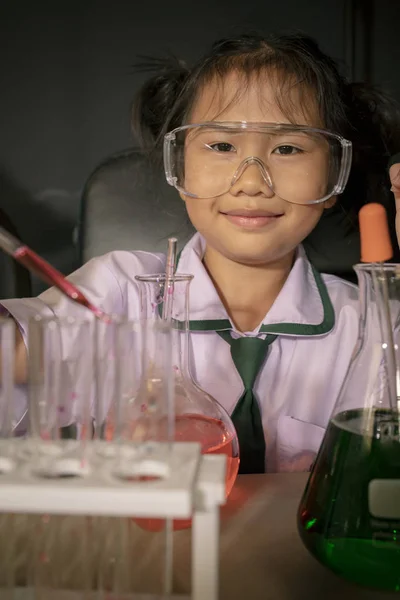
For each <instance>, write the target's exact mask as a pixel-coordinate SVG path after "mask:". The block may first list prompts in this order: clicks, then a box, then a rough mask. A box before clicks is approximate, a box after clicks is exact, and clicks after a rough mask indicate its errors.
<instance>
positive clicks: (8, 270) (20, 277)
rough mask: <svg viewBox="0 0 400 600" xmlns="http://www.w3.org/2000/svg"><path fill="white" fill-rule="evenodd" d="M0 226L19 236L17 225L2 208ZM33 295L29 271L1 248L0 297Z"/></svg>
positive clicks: (2, 298)
mask: <svg viewBox="0 0 400 600" xmlns="http://www.w3.org/2000/svg"><path fill="white" fill-rule="evenodd" d="M0 226H1V227H4V229H6V230H7V231H8V232H9V233H11V234H12V235H13V236H15V237H17V238H19V235H18V232H17V230H16V228H15V226H14V225H13V223H12V222H11V220H10V219H9V217H8V216H7V215H6V213H5V212H4V211H2V210H0ZM31 295H32V282H31V277H30V274H29V272H28V271H27V270H26V269H25V267H22V266H21V265H19V264H18V263H17V262H16V261H15V260H14V259H13V258H11V257H10V256H9V255H8V254H5V252H3V251H2V250H0V299H1V300H5V299H6V298H28V297H29V296H31Z"/></svg>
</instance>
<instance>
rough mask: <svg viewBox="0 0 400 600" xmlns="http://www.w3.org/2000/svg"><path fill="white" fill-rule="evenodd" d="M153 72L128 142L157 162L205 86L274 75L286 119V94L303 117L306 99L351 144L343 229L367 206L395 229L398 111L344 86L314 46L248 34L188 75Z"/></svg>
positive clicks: (168, 66) (176, 69) (363, 88)
mask: <svg viewBox="0 0 400 600" xmlns="http://www.w3.org/2000/svg"><path fill="white" fill-rule="evenodd" d="M158 66H159V67H162V68H161V69H160V72H159V73H157V74H156V75H155V76H154V77H152V78H151V79H150V80H148V81H147V82H146V83H145V85H144V86H143V87H142V89H141V90H140V91H139V92H138V94H137V95H136V98H135V100H134V102H133V110H132V127H133V131H134V134H135V135H136V137H137V139H138V140H139V142H140V143H141V145H142V147H143V148H144V149H145V150H146V151H149V153H150V155H151V156H153V157H155V158H156V159H157V158H159V157H160V156H161V154H162V140H163V137H164V135H165V133H167V131H170V130H171V129H173V128H175V127H179V126H180V125H182V124H184V123H185V120H186V119H187V118H188V115H189V114H190V110H191V108H192V107H193V105H194V103H195V101H196V97H197V95H198V93H199V91H200V90H201V89H202V87H203V86H204V85H205V84H206V83H207V82H208V81H210V80H212V79H215V78H219V79H220V80H223V78H224V76H225V75H226V74H228V73H230V72H232V71H236V72H238V73H240V74H241V75H243V76H244V77H245V78H247V80H248V79H249V77H251V76H254V75H260V74H265V72H266V71H267V72H268V73H275V74H276V75H277V82H278V83H279V85H278V87H277V101H278V102H279V105H280V107H281V109H282V110H283V112H284V113H285V114H287V115H288V117H289V119H290V108H291V107H290V102H291V98H292V95H291V93H290V92H291V90H293V89H295V90H296V93H300V98H301V99H302V100H301V101H302V103H303V105H304V106H303V108H304V109H305V108H306V104H307V102H308V103H309V102H310V94H309V93H310V91H311V92H312V94H313V97H314V98H315V105H316V107H317V108H318V110H319V117H320V119H321V121H322V123H323V126H324V128H326V129H328V130H329V131H332V132H334V133H337V134H340V135H342V136H343V137H345V138H346V139H349V140H350V141H351V142H352V143H353V163H352V168H351V173H350V177H349V181H348V184H347V187H346V190H345V191H344V193H343V194H342V196H341V198H340V203H339V206H340V210H344V211H345V212H346V214H347V215H348V216H349V217H350V218H349V222H351V220H352V219H353V220H354V221H355V220H356V219H354V217H356V216H357V214H358V210H359V209H360V208H361V206H362V205H363V204H365V203H367V202H370V201H378V202H382V203H383V204H384V205H385V206H386V208H387V210H388V212H389V218H390V220H391V221H393V222H394V218H393V216H394V202H393V198H392V196H391V193H390V191H389V188H390V185H389V179H388V174H387V163H388V160H389V158H390V156H391V155H392V154H394V153H395V152H398V151H399V150H400V107H399V106H398V105H397V103H396V102H395V101H394V100H393V99H392V98H390V96H389V95H386V94H385V93H384V92H383V91H380V90H378V89H376V88H374V87H373V86H370V85H367V84H363V83H351V82H348V81H347V80H346V78H345V77H343V76H342V75H341V74H340V73H339V69H338V67H337V65H336V63H335V61H334V60H333V59H332V58H330V57H329V56H327V55H326V54H325V53H324V52H323V51H322V50H321V49H320V48H319V46H318V44H317V42H316V41H315V40H313V39H312V38H310V37H308V36H307V35H303V34H299V33H295V34H284V35H270V36H261V35H247V34H246V35H241V36H238V37H231V38H226V39H222V40H220V41H217V42H216V43H215V44H214V45H213V46H212V48H211V50H210V52H209V53H208V54H206V55H205V56H204V57H203V58H202V59H201V60H200V61H199V62H198V63H197V64H195V65H194V67H193V68H191V69H189V68H188V67H187V66H186V65H185V64H184V63H182V62H179V61H176V60H174V61H172V62H171V61H170V62H168V61H166V62H164V63H162V65H161V64H159V65H158ZM142 67H143V65H142ZM288 92H289V93H288ZM297 98H298V96H297ZM292 102H293V100H292Z"/></svg>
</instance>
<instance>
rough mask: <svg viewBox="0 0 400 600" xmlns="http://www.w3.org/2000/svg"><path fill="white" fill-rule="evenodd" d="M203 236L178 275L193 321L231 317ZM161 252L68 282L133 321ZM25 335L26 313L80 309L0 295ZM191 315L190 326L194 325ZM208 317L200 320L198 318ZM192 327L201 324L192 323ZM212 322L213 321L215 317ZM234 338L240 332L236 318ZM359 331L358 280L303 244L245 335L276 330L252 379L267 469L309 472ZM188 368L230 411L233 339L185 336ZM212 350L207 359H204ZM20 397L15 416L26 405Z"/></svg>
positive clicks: (50, 295)
mask: <svg viewBox="0 0 400 600" xmlns="http://www.w3.org/2000/svg"><path fill="white" fill-rule="evenodd" d="M204 248H205V242H204V239H203V238H202V237H201V236H200V235H199V234H196V235H194V237H193V238H192V239H191V240H190V241H189V243H188V244H187V245H186V246H185V247H184V249H183V251H182V254H181V256H180V260H179V264H178V268H177V273H191V274H193V275H194V279H193V281H192V283H191V285H190V320H191V324H192V328H193V327H194V328H196V322H198V321H201V322H202V323H201V327H207V321H213V320H225V321H229V317H228V314H227V312H226V310H225V308H224V306H223V304H222V302H221V300H220V298H219V296H218V293H217V291H216V289H215V287H214V285H213V283H212V281H211V279H210V278H209V276H208V274H207V271H206V269H205V268H204V266H203V263H202V257H203V254H204ZM164 269H165V256H164V255H161V254H152V253H148V252H126V251H115V252H110V253H108V254H106V255H104V256H101V257H99V258H94V259H92V260H90V261H89V262H88V263H87V264H85V265H84V266H83V267H81V268H80V269H79V270H77V271H76V272H75V273H73V274H72V275H71V276H70V277H69V279H70V280H71V281H73V282H74V284H75V285H76V286H77V287H78V288H79V289H80V290H81V291H82V292H83V293H84V294H85V295H86V296H87V297H88V298H89V300H90V301H91V302H92V303H93V304H94V305H97V306H99V307H100V308H101V309H102V310H104V311H105V312H107V313H113V314H119V315H125V316H127V317H128V318H130V319H132V320H135V319H138V318H139V302H138V287H137V283H136V281H135V276H136V275H143V274H147V273H160V272H164ZM2 304H3V306H4V307H5V308H6V309H7V310H8V311H9V312H10V313H11V314H12V315H13V316H14V318H15V319H16V320H17V322H18V323H19V326H20V328H21V331H22V332H23V334H24V335H25V334H26V330H27V322H28V320H29V318H30V317H32V316H34V315H37V314H41V315H48V316H53V315H56V316H66V315H77V316H83V312H82V311H85V310H86V309H83V308H82V307H80V306H79V305H76V304H74V303H72V302H71V301H70V300H68V299H67V298H66V297H65V296H63V295H62V294H61V293H60V292H59V291H58V290H57V289H55V288H50V289H49V290H47V291H45V292H44V293H43V294H41V295H40V296H39V297H38V298H31V299H16V300H8V301H3V302H2ZM193 322H195V323H193ZM204 322H205V324H204ZM197 325H198V323H197ZM211 325H212V324H211ZM226 325H227V326H228V327H230V328H231V329H232V332H233V333H232V335H233V336H238V335H243V334H241V333H239V332H238V331H237V330H236V329H235V327H234V326H233V325H230V324H229V323H227V324H226ZM357 332H358V291H357V288H356V286H354V285H352V284H350V283H348V282H346V281H343V280H341V279H339V278H338V277H335V276H332V275H318V274H315V273H314V271H313V268H312V266H311V264H310V263H309V261H308V260H307V258H306V255H305V252H304V250H303V248H302V247H299V249H298V252H297V256H296V259H295V262H294V265H293V268H292V270H291V272H290V274H289V277H288V279H287V281H286V282H285V284H284V286H283V288H282V290H281V292H280V293H279V295H278V297H277V299H276V300H275V302H274V304H273V306H272V307H271V309H270V310H269V311H268V313H267V315H266V316H265V318H264V319H263V321H262V323H261V324H260V326H259V327H258V328H257V329H256V330H254V331H252V332H246V334H245V335H252V336H254V335H262V334H265V333H275V334H276V333H277V334H278V337H277V338H276V340H275V341H274V342H273V343H272V344H271V345H270V347H269V351H268V355H267V359H266V361H265V363H264V365H263V367H262V368H261V371H260V373H259V375H258V377H257V380H256V382H255V385H254V392H255V394H256V397H257V399H258V401H259V406H260V410H261V414H262V421H263V427H264V434H265V441H266V469H267V471H288V470H306V469H308V468H309V467H310V464H311V462H312V461H313V459H314V457H315V454H316V452H317V451H318V448H319V446H320V443H321V441H322V438H323V435H324V431H325V428H326V426H327V424H328V422H329V418H330V415H331V412H332V410H333V407H334V404H335V402H336V399H337V397H338V393H339V390H340V387H341V385H342V383H343V380H344V377H345V375H346V371H347V368H348V365H349V361H350V357H351V354H352V351H353V348H354V346H355V342H356V337H357ZM191 344H192V357H193V364H192V365H191V368H192V373H193V376H194V378H195V380H196V381H197V383H198V384H199V386H200V387H201V388H202V389H204V390H205V391H206V392H208V393H209V394H211V395H212V396H213V397H214V398H216V399H217V400H218V402H220V404H222V405H223V406H224V408H225V409H226V410H227V411H228V412H229V413H232V411H233V409H234V408H235V405H236V403H237V401H238V399H239V398H240V396H241V395H242V393H243V385H242V381H241V378H240V376H239V374H238V372H237V371H236V368H235V366H234V364H233V362H232V358H231V355H230V346H229V344H228V343H227V342H226V341H225V340H223V339H222V338H221V337H220V336H219V335H218V334H217V333H216V332H215V331H212V330H211V331H207V330H206V331H204V330H194V331H192V333H191ZM210 357H212V360H211V359H210ZM25 403H26V398H25V397H24V395H23V394H21V395H20V396H19V398H18V402H17V403H16V417H17V418H19V417H20V416H21V415H22V414H23V412H24V410H25V406H26V404H25Z"/></svg>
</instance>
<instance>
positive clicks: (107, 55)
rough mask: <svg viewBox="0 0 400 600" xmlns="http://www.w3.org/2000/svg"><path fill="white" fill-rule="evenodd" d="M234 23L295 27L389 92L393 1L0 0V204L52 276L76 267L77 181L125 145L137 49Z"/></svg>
mask: <svg viewBox="0 0 400 600" xmlns="http://www.w3.org/2000/svg"><path fill="white" fill-rule="evenodd" d="M243 29H253V30H254V29H257V30H258V31H261V32H263V31H264V32H270V31H282V30H293V29H300V30H303V31H305V32H307V33H308V34H310V35H312V36H314V37H315V38H317V40H318V41H319V42H320V44H321V46H322V48H323V49H324V50H325V51H327V52H328V53H330V54H331V55H332V56H333V57H334V58H336V59H337V60H338V61H339V63H340V64H341V65H342V70H343V71H344V72H345V73H347V75H348V76H349V77H351V78H352V79H364V80H369V81H370V82H373V83H377V84H381V85H383V86H385V87H386V88H387V89H388V90H389V91H391V92H392V93H393V95H394V96H395V97H397V99H398V100H400V41H399V37H400V0H283V1H278V0H250V1H246V0H201V1H198V2H196V1H194V0H185V1H184V0H169V1H168V2H166V1H164V0H153V1H151V0H150V1H143V0H139V1H138V0H130V1H129V2H125V1H121V0H114V1H113V2H112V1H109V2H103V1H100V0H99V1H95V0H80V1H76V0H68V1H63V0H52V1H51V2H50V1H44V0H35V1H34V0H25V1H22V0H0V208H2V209H3V210H5V211H6V212H7V213H8V215H9V216H10V217H11V219H12V220H13V221H14V223H15V225H16V226H17V228H18V230H19V232H20V235H21V237H22V238H23V239H24V241H25V242H26V243H28V244H30V245H31V246H32V247H33V248H34V249H35V250H36V251H37V252H39V253H41V254H43V256H45V257H46V258H47V259H48V260H50V261H51V262H52V263H53V264H54V265H55V266H57V267H58V268H59V269H61V270H62V271H64V272H69V271H71V270H72V269H74V268H75V267H76V266H77V264H78V263H77V253H76V246H75V245H74V241H73V240H74V235H73V234H74V228H75V226H76V222H77V219H78V215H79V204H80V195H81V192H82V188H83V186H84V183H85V181H86V179H87V177H88V176H89V174H90V172H91V171H92V170H93V168H94V167H95V166H96V165H97V164H98V163H99V162H100V161H101V160H102V159H103V158H105V157H106V156H108V155H110V154H111V153H113V152H115V151H117V150H121V149H123V148H126V147H128V146H131V145H133V144H134V140H133V139H132V136H131V133H130V116H129V108H130V102H131V99H132V97H133V95H134V93H135V90H136V89H137V88H138V86H139V85H140V83H141V81H143V78H144V76H143V75H139V74H135V73H134V72H133V71H132V67H131V65H132V63H134V61H135V59H136V57H137V55H139V54H144V55H163V54H164V53H165V52H173V53H175V54H176V55H178V56H179V57H181V58H183V59H186V60H187V61H189V63H190V62H191V61H192V60H194V59H196V58H197V57H198V56H199V55H200V54H201V53H202V52H203V51H204V50H206V49H207V47H208V46H209V44H210V43H211V42H212V41H214V39H215V38H217V37H221V36H225V35H227V34H230V33H234V32H239V31H242V30H243ZM399 151H400V148H399ZM132 201H134V198H133V199H132ZM39 289H42V287H41V285H40V284H38V283H37V282H36V283H35V286H34V291H35V292H37V291H38V290H39Z"/></svg>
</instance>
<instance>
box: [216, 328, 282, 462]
mask: <svg viewBox="0 0 400 600" xmlns="http://www.w3.org/2000/svg"><path fill="white" fill-rule="evenodd" d="M217 333H218V335H219V336H221V337H222V339H224V340H225V341H226V342H228V344H230V346H231V356H232V360H233V362H234V365H235V367H236V369H237V372H238V373H239V375H240V377H241V379H242V382H243V385H244V392H243V395H242V396H241V398H239V401H238V403H237V404H236V407H235V409H234V411H233V413H232V416H231V418H232V421H233V424H234V425H235V428H236V432H237V436H238V439H239V449H240V468H239V473H264V472H265V439H264V430H263V426H262V420H261V413H260V408H259V406H258V402H257V398H256V397H255V395H254V392H253V386H254V382H255V380H256V378H257V375H258V373H259V371H260V369H261V367H262V365H263V363H264V361H265V358H266V356H267V352H268V347H269V345H270V344H271V343H272V342H273V341H274V340H275V339H276V337H277V336H276V335H270V334H269V335H267V336H266V338H265V340H262V339H260V338H256V337H239V338H237V339H234V338H233V337H232V336H231V334H230V332H229V331H217Z"/></svg>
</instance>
